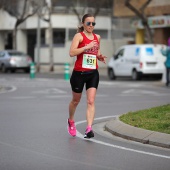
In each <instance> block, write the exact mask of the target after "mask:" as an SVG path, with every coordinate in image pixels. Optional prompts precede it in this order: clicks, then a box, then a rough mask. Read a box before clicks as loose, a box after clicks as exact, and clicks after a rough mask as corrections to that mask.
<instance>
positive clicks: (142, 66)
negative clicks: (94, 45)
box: [108, 44, 165, 80]
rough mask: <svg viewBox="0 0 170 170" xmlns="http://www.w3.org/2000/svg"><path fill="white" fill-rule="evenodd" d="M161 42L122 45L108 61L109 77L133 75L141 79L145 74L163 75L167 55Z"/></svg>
mask: <svg viewBox="0 0 170 170" xmlns="http://www.w3.org/2000/svg"><path fill="white" fill-rule="evenodd" d="M161 47H163V45H161V44H159V45H158V44H157V45H155V44H142V45H137V44H134V45H125V46H122V47H120V48H119V49H118V50H117V51H116V53H115V55H114V56H113V57H112V58H111V59H110V61H109V62H108V77H109V78H110V79H111V80H113V79H115V78H116V77H119V76H123V77H131V78H132V79H133V80H140V79H141V78H142V77H143V76H144V75H152V76H156V75H158V76H159V77H161V76H162V74H163V72H164V70H165V66H164V62H165V57H164V56H163V55H162V54H161Z"/></svg>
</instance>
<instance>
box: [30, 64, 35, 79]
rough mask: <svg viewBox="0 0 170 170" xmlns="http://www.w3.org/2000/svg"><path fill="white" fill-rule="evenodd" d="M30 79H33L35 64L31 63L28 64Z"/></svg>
mask: <svg viewBox="0 0 170 170" xmlns="http://www.w3.org/2000/svg"><path fill="white" fill-rule="evenodd" d="M30 78H31V79H33V78H35V64H34V62H32V63H31V64H30Z"/></svg>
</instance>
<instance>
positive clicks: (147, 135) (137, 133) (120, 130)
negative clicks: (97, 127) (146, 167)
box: [105, 117, 170, 149]
mask: <svg viewBox="0 0 170 170" xmlns="http://www.w3.org/2000/svg"><path fill="white" fill-rule="evenodd" d="M105 129H106V130H107V131H108V132H110V133H112V134H113V135H115V136H119V137H122V138H124V139H128V140H133V141H136V142H140V143H143V144H150V145H155V146H159V147H163V148H168V149H170V135H169V134H165V133H159V132H154V131H150V130H144V129H141V128H137V127H133V126H130V125H128V124H125V123H123V122H122V121H120V120H119V117H115V118H113V119H111V120H109V121H108V122H106V124H105Z"/></svg>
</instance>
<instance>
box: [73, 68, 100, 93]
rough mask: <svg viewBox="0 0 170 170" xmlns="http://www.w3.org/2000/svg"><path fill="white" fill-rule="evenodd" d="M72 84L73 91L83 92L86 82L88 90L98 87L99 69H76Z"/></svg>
mask: <svg viewBox="0 0 170 170" xmlns="http://www.w3.org/2000/svg"><path fill="white" fill-rule="evenodd" d="M70 84H71V88H72V91H73V92H75V93H82V91H83V88H84V84H85V85H86V90H87V89H89V88H91V87H94V88H96V89H97V88H98V84H99V72H98V70H92V71H84V72H83V71H75V70H73V72H72V75H71V78H70Z"/></svg>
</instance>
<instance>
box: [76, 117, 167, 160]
mask: <svg viewBox="0 0 170 170" xmlns="http://www.w3.org/2000/svg"><path fill="white" fill-rule="evenodd" d="M111 117H112V118H113V117H116V116H106V117H100V118H96V119H95V120H100V119H108V118H111ZM85 122H86V120H82V121H79V122H77V123H76V125H78V124H81V123H85ZM77 137H79V138H81V139H84V135H83V134H81V133H80V132H79V131H77ZM84 140H90V141H92V142H95V143H98V144H101V145H105V146H110V147H113V148H117V149H121V150H126V151H131V152H136V153H140V154H145V155H150V156H156V157H160V158H166V159H170V156H166V155H161V154H155V153H152V152H145V151H141V150H136V149H131V148H126V147H123V146H118V145H113V144H110V143H106V142H102V141H99V140H96V139H84Z"/></svg>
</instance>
